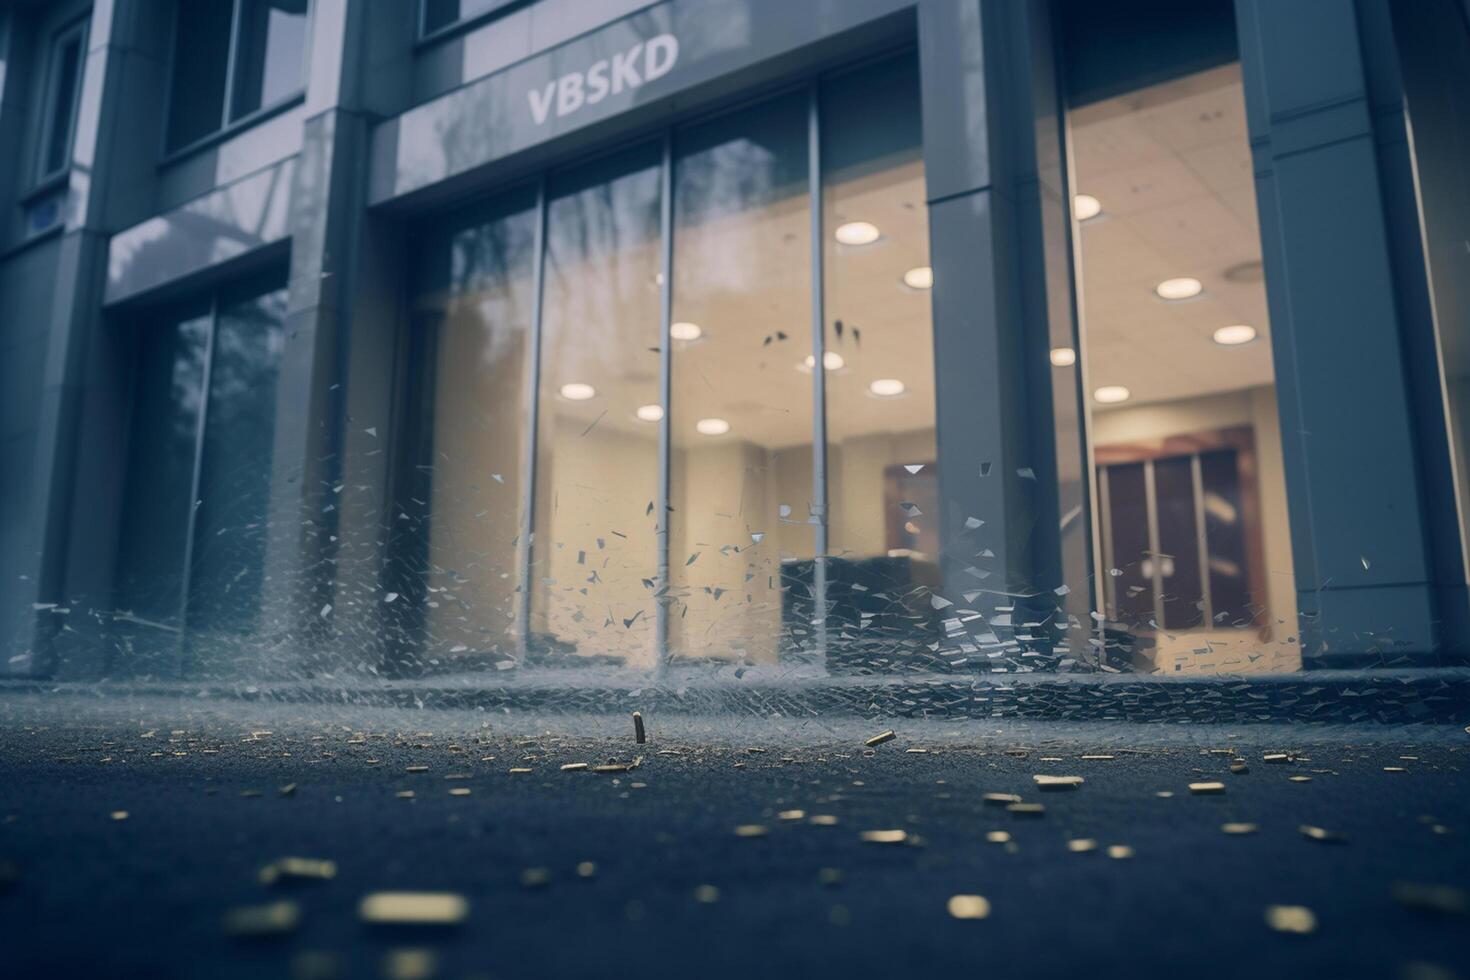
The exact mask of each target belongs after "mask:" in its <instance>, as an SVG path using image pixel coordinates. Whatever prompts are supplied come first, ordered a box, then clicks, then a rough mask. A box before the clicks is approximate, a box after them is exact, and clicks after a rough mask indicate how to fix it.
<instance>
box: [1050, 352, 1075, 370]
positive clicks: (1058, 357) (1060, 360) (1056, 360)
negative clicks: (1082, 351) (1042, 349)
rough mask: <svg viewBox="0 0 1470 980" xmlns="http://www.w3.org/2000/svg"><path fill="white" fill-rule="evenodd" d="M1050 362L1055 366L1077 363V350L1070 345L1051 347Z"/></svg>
mask: <svg viewBox="0 0 1470 980" xmlns="http://www.w3.org/2000/svg"><path fill="white" fill-rule="evenodd" d="M1051 362H1052V363H1053V364H1055V365H1056V366H1057V367H1071V366H1072V365H1073V364H1076V363H1077V352H1076V351H1074V350H1073V349H1072V348H1070V347H1053V348H1052V349H1051Z"/></svg>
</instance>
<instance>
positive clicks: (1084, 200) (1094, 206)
mask: <svg viewBox="0 0 1470 980" xmlns="http://www.w3.org/2000/svg"><path fill="white" fill-rule="evenodd" d="M1100 214H1102V202H1101V201H1099V200H1098V199H1097V198H1095V197H1093V196H1092V195H1091V194H1078V195H1077V196H1076V197H1074V198H1072V215H1073V216H1074V217H1075V218H1076V219H1077V220H1078V221H1086V220H1087V219H1088V218H1096V217H1097V216H1098V215H1100Z"/></svg>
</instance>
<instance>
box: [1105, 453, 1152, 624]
mask: <svg viewBox="0 0 1470 980" xmlns="http://www.w3.org/2000/svg"><path fill="white" fill-rule="evenodd" d="M1107 474H1108V522H1109V530H1110V532H1111V535H1112V538H1111V540H1112V555H1111V557H1112V564H1113V568H1115V569H1118V570H1119V571H1120V572H1121V573H1122V574H1120V575H1116V576H1112V582H1113V589H1114V590H1115V595H1114V606H1115V607H1116V608H1115V609H1114V611H1113V614H1112V618H1113V619H1117V620H1119V621H1120V622H1123V623H1125V624H1127V625H1128V626H1144V627H1147V626H1148V622H1149V620H1151V619H1153V616H1154V585H1153V575H1152V571H1153V566H1152V565H1151V564H1149V563H1148V550H1149V543H1148V497H1147V491H1146V490H1145V489H1144V472H1143V464H1142V463H1126V464H1123V465H1120V466H1109V467H1107ZM1108 574H1109V575H1112V570H1111V569H1110V570H1108Z"/></svg>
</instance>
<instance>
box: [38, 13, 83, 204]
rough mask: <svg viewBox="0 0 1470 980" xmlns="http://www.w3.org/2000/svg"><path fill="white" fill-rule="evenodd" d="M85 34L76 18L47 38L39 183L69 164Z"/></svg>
mask: <svg viewBox="0 0 1470 980" xmlns="http://www.w3.org/2000/svg"><path fill="white" fill-rule="evenodd" d="M86 34H87V22H86V21H85V20H79V21H77V22H75V23H73V24H71V25H70V26H68V27H65V28H63V29H62V30H60V31H58V32H57V33H56V35H55V36H54V37H53V38H52V39H51V47H50V52H49V55H48V59H47V68H46V104H45V108H44V109H43V112H42V116H41V119H42V125H43V127H44V128H43V130H42V132H41V151H40V161H39V164H38V167H37V170H38V171H39V172H38V173H37V178H38V180H39V181H42V182H44V181H46V180H49V179H51V178H52V177H56V176H58V175H59V174H61V173H63V172H64V171H65V170H66V168H67V166H68V165H69V164H70V163H71V143H72V135H73V132H74V131H75V129H76V118H77V102H78V96H79V95H80V93H81V88H82V85H81V80H82V61H83V58H84V55H85V51H86Z"/></svg>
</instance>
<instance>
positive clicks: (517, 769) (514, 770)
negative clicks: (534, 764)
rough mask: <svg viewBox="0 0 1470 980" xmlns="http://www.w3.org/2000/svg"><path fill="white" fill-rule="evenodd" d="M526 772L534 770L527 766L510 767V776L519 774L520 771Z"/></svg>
mask: <svg viewBox="0 0 1470 980" xmlns="http://www.w3.org/2000/svg"><path fill="white" fill-rule="evenodd" d="M528 772H534V770H533V769H531V768H530V767H529V766H515V767H513V768H512V769H511V771H510V774H511V775H512V776H517V775H520V774H522V773H528Z"/></svg>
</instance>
